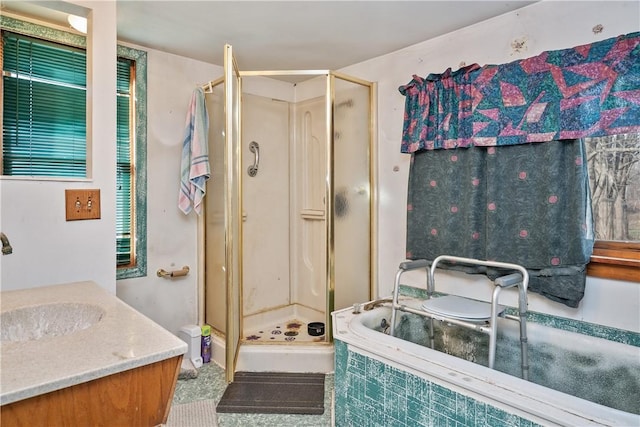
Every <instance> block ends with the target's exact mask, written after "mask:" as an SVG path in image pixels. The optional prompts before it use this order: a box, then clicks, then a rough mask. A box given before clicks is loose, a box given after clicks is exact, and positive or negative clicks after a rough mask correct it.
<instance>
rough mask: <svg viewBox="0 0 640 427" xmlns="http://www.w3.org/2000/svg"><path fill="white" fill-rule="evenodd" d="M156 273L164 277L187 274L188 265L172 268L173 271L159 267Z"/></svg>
mask: <svg viewBox="0 0 640 427" xmlns="http://www.w3.org/2000/svg"><path fill="white" fill-rule="evenodd" d="M156 274H157V275H158V277H165V278H167V277H181V276H186V275H187V274H189V266H187V265H185V266H184V267H182V270H174V271H167V270H163V269H162V268H161V269H159V270H158V272H157V273H156Z"/></svg>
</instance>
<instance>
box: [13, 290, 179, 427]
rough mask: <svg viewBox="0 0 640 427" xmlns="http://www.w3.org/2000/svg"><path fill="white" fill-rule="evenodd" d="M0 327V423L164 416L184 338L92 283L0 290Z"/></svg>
mask: <svg viewBox="0 0 640 427" xmlns="http://www.w3.org/2000/svg"><path fill="white" fill-rule="evenodd" d="M0 332H1V341H0V357H1V368H2V369H1V370H0V405H1V406H0V416H1V419H2V425H3V426H5V425H7V426H11V425H32V426H35V425H127V426H134V425H158V424H161V423H164V422H166V418H167V415H168V411H169V404H170V402H171V399H172V398H173V392H174V389H175V383H176V380H177V376H178V373H179V371H180V362H181V360H182V355H183V354H184V353H185V352H186V350H187V344H186V343H185V342H183V341H182V340H180V339H179V338H178V337H176V336H175V335H173V334H171V333H170V332H168V331H166V330H165V329H163V328H162V327H160V326H159V325H157V324H156V323H154V322H152V321H151V320H150V319H148V318H147V317H145V316H143V315H142V314H140V313H139V312H137V311H136V310H134V309H133V308H131V307H129V306H128V305H126V304H125V303H123V302H122V301H121V300H119V299H118V298H116V297H115V296H114V295H112V294H110V293H108V292H107V291H106V290H104V289H102V288H101V287H100V286H98V285H97V284H95V283H93V282H79V283H71V284H63V285H54V286H45V287H40V288H34V289H25V290H18V291H5V292H1V293H0ZM36 413H37V415H35V414H36Z"/></svg>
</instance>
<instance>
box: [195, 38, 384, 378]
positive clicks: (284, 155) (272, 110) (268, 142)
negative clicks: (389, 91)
mask: <svg viewBox="0 0 640 427" xmlns="http://www.w3.org/2000/svg"><path fill="white" fill-rule="evenodd" d="M204 88H205V93H206V103H207V109H208V114H209V121H210V127H209V156H210V162H211V179H210V180H209V181H208V183H207V194H206V197H205V203H206V204H205V209H204V213H203V215H202V216H201V221H200V230H199V234H200V237H201V238H200V239H199V242H200V253H201V254H202V256H201V259H200V265H201V268H200V271H202V272H203V274H201V288H202V290H201V298H200V299H201V301H204V304H202V303H201V313H200V317H201V320H202V321H203V322H205V323H208V324H210V325H211V326H212V327H213V329H214V331H215V333H216V335H217V337H218V338H219V339H223V340H224V343H225V364H226V371H227V380H228V381H233V374H234V372H235V370H236V363H237V362H238V360H239V358H242V354H243V352H244V353H251V352H253V353H257V354H259V353H260V351H261V350H264V352H265V353H266V354H269V356H267V357H271V358H276V359H281V356H283V355H287V357H292V356H291V355H295V354H296V349H304V352H303V353H300V354H301V356H300V357H301V358H308V356H309V354H310V353H309V352H314V349H317V350H318V352H320V353H322V352H324V353H325V354H327V350H331V348H332V337H331V326H330V321H331V320H330V319H331V316H330V314H331V312H332V311H333V310H335V309H341V308H345V307H348V306H351V305H353V304H354V303H360V302H363V301H368V300H370V299H371V297H372V295H373V291H374V290H373V283H374V277H373V272H374V269H373V268H372V266H373V258H374V253H375V251H374V247H373V242H374V239H373V233H374V230H375V227H374V221H375V218H374V209H373V207H374V203H375V200H374V194H373V191H372V189H373V188H375V187H374V182H373V181H374V176H375V174H374V167H373V165H374V161H373V160H374V159H373V157H372V156H373V153H374V150H373V144H374V136H373V129H374V117H375V114H374V102H373V100H374V98H375V96H374V95H375V94H374V91H375V84H373V83H371V82H367V81H364V80H361V79H358V78H354V77H351V76H347V75H344V74H341V73H337V72H333V71H328V70H304V71H250V72H243V71H239V70H238V66H237V64H236V62H235V60H234V59H233V53H232V48H231V46H228V45H227V46H225V75H224V76H223V77H221V78H220V79H218V80H215V81H212V82H210V83H207V84H206V85H205V86H204ZM309 325H311V327H309ZM322 328H323V329H322ZM256 349H257V350H256ZM279 354H280V356H278V355H279ZM303 354H304V355H305V356H303ZM294 357H295V356H294ZM330 357H331V356H330ZM309 360H313V358H309ZM268 363H269V362H267V364H268ZM243 369H245V370H253V369H252V367H251V366H244V367H243ZM255 370H261V369H260V368H256V369H255Z"/></svg>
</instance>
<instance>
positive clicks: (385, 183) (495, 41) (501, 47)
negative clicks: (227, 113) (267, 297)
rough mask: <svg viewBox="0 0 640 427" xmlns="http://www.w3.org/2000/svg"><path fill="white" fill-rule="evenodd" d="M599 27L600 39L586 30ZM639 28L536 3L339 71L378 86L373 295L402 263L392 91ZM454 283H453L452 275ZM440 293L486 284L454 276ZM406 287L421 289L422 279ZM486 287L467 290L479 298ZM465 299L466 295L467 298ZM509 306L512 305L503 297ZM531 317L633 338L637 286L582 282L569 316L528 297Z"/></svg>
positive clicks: (639, 305)
mask: <svg viewBox="0 0 640 427" xmlns="http://www.w3.org/2000/svg"><path fill="white" fill-rule="evenodd" d="M598 24H600V25H602V26H603V30H602V32H599V33H596V32H594V31H592V29H593V28H594V27H595V26H596V25H598ZM639 29H640V6H639V4H638V3H637V2H590V1H586V2H577V1H571V2H557V1H542V2H539V3H535V4H533V5H531V6H528V7H526V8H523V9H519V10H518V11H516V12H511V13H507V14H504V15H502V16H499V17H496V18H494V19H491V20H487V21H484V22H481V23H478V24H476V25H472V26H469V27H466V28H463V29H461V30H459V31H455V32H452V33H449V34H447V35H444V36H441V37H438V38H435V39H432V40H429V41H425V42H422V43H419V44H416V45H413V46H411V47H408V48H405V49H402V50H399V51H397V52H394V53H391V54H388V55H385V56H381V57H378V58H375V59H372V60H369V61H366V62H362V63H359V64H356V65H353V66H350V67H347V68H345V69H343V70H341V71H344V72H346V73H349V74H352V75H356V76H359V77H361V78H364V79H368V80H372V81H377V82H378V150H377V155H378V180H379V193H378V200H379V205H378V215H379V218H378V221H379V233H378V278H379V283H378V295H380V296H386V295H390V293H391V290H392V287H393V280H394V275H395V272H396V270H397V267H398V264H399V263H400V262H401V261H402V260H404V254H405V239H406V231H405V229H406V191H407V177H408V172H409V159H410V156H409V155H407V154H401V153H400V139H401V134H402V123H403V112H404V100H405V98H404V97H403V96H402V95H400V93H399V92H398V87H399V86H401V85H404V84H406V83H408V82H409V81H410V80H411V78H412V75H413V74H417V75H420V76H426V75H427V74H429V73H441V72H443V71H444V70H445V69H447V68H448V67H451V68H453V69H454V70H455V69H458V68H459V67H460V66H461V65H463V64H472V63H478V64H480V65H483V64H489V63H493V64H501V63H506V62H510V61H513V60H516V59H522V58H527V57H530V56H534V55H537V54H539V53H541V52H542V51H545V50H555V49H562V48H569V47H573V46H577V45H581V44H587V43H591V42H595V41H598V40H603V39H607V38H610V37H615V36H617V35H619V34H625V33H630V32H634V31H638V30H639ZM453 277H456V276H453ZM456 278H457V279H458V281H457V282H458V285H455V284H454V281H453V280H451V281H450V283H448V286H447V287H446V288H442V289H443V290H444V291H447V290H452V289H453V288H454V287H458V288H465V289H468V286H467V285H469V284H471V283H479V284H481V285H482V284H483V283H486V281H483V280H480V279H477V278H476V279H473V278H470V277H464V276H460V277H456ZM411 283H415V284H421V285H422V286H424V278H423V277H420V276H419V275H416V276H413V278H412V280H411ZM487 286H488V285H486V284H484V286H475V287H474V289H475V290H476V291H477V292H474V295H476V296H478V297H479V294H480V292H479V291H480V290H482V291H483V292H484V295H486V293H487V289H486V287H487ZM467 292H468V291H467ZM509 297H510V298H509V300H507V301H508V302H509V303H510V304H514V303H515V298H513V295H509ZM529 307H530V309H531V310H535V311H541V312H545V313H550V314H556V315H560V316H564V317H569V318H574V319H580V320H584V321H587V322H594V323H601V324H604V325H608V326H613V327H619V328H623V329H628V330H631V331H640V316H638V312H639V310H640V284H638V283H625V282H620V281H614V280H604V279H598V278H588V279H587V289H586V295H585V298H584V299H583V301H582V303H581V305H580V307H579V308H578V309H570V308H568V307H565V306H563V305H561V304H558V303H554V302H551V301H549V300H546V299H544V298H541V297H539V296H537V295H535V294H532V295H531V297H530V304H529Z"/></svg>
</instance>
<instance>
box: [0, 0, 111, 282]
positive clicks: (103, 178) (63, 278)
mask: <svg viewBox="0 0 640 427" xmlns="http://www.w3.org/2000/svg"><path fill="white" fill-rule="evenodd" d="M58 6H62V7H66V8H67V10H66V11H69V10H68V8H73V7H74V6H75V7H78V6H79V7H80V8H81V9H82V8H83V7H84V8H86V11H88V12H89V19H90V22H91V24H90V28H92V31H91V33H92V34H90V35H89V37H88V40H87V48H88V54H89V56H88V61H87V64H88V65H87V66H88V70H87V71H88V72H87V78H88V83H89V84H90V85H91V88H90V93H89V97H88V102H87V105H89V102H90V103H91V104H90V105H91V111H92V114H91V115H90V116H88V120H89V121H88V127H87V135H88V136H89V138H88V139H89V140H90V142H91V151H92V155H93V174H92V177H91V178H90V179H86V180H82V181H69V180H67V181H54V180H34V179H27V180H25V179H14V178H4V177H3V178H0V206H1V207H0V230H1V231H3V232H4V233H5V234H6V235H7V236H8V237H9V240H10V241H11V245H12V246H13V254H11V255H6V256H2V257H0V289H1V290H3V291H5V290H13V289H24V288H33V287H38V286H43V285H51V284H56V283H63V282H74V281H81V280H93V281H95V282H96V283H98V284H99V285H100V286H102V287H103V288H105V289H107V290H108V291H110V292H115V289H116V278H115V266H114V264H115V253H116V248H115V238H114V230H115V185H114V183H115V179H116V178H115V164H116V161H115V158H116V147H115V144H114V141H115V135H116V126H115V120H116V107H115V97H114V96H113V94H114V93H115V90H116V67H115V61H113V60H112V59H113V58H115V57H116V6H115V3H114V2H91V1H74V2H68V4H66V5H65V4H62V5H60V4H59V5H58ZM75 13H78V12H75ZM69 188H92V189H93V188H97V189H100V197H101V218H100V219H99V220H87V221H71V222H67V221H66V220H65V205H64V201H65V189H69Z"/></svg>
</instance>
